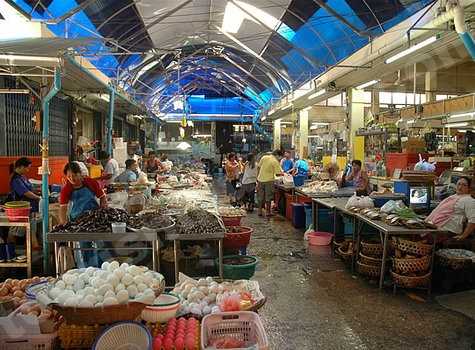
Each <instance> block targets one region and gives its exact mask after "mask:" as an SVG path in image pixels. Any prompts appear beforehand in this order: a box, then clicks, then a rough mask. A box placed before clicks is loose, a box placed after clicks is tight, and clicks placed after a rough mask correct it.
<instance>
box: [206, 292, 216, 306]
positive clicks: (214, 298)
mask: <svg viewBox="0 0 475 350" xmlns="http://www.w3.org/2000/svg"><path fill="white" fill-rule="evenodd" d="M206 298H208V300H209V302H208V304H211V303H214V302H215V301H216V294H214V293H209V294H208V296H207V297H206Z"/></svg>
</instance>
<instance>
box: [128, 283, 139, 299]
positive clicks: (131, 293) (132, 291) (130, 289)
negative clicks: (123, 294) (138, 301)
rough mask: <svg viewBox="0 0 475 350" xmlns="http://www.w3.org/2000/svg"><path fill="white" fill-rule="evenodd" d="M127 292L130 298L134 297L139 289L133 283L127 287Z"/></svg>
mask: <svg viewBox="0 0 475 350" xmlns="http://www.w3.org/2000/svg"><path fill="white" fill-rule="evenodd" d="M127 292H128V293H129V296H130V297H131V298H135V296H136V295H137V294H138V292H139V291H138V289H137V287H136V286H135V285H130V286H128V287H127Z"/></svg>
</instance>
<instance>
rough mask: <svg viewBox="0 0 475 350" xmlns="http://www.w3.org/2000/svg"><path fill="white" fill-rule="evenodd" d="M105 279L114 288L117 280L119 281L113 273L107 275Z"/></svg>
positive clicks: (117, 282)
mask: <svg viewBox="0 0 475 350" xmlns="http://www.w3.org/2000/svg"><path fill="white" fill-rule="evenodd" d="M106 281H107V283H109V284H110V285H112V287H114V288H115V286H117V285H118V284H119V282H120V280H119V279H118V278H117V277H116V276H115V275H114V274H112V275H109V276H107V280H106Z"/></svg>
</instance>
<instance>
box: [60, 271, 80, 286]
mask: <svg viewBox="0 0 475 350" xmlns="http://www.w3.org/2000/svg"><path fill="white" fill-rule="evenodd" d="M63 280H64V283H66V285H70V286H72V285H73V284H74V282H76V280H77V276H76V275H73V274H69V273H68V274H66V275H64V276H63Z"/></svg>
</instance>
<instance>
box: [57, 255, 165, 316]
mask: <svg viewBox="0 0 475 350" xmlns="http://www.w3.org/2000/svg"><path fill="white" fill-rule="evenodd" d="M162 282H163V276H162V275H161V274H159V273H156V272H154V271H150V270H149V269H148V268H147V267H145V266H135V265H129V264H127V263H123V264H119V262H117V261H112V262H110V263H109V262H105V263H103V264H102V266H101V268H100V269H98V268H95V267H88V268H86V269H79V270H78V269H74V270H69V271H68V272H66V273H65V274H63V275H62V276H61V279H59V280H58V281H56V283H55V284H54V286H53V287H52V288H51V289H50V290H49V291H48V296H49V297H50V298H51V300H53V302H55V303H58V304H60V305H62V306H68V307H84V308H92V307H102V306H109V305H117V304H126V303H128V302H129V301H136V302H140V303H143V304H147V305H152V304H153V302H154V301H155V291H156V290H158V289H160V288H161V284H162Z"/></svg>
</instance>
